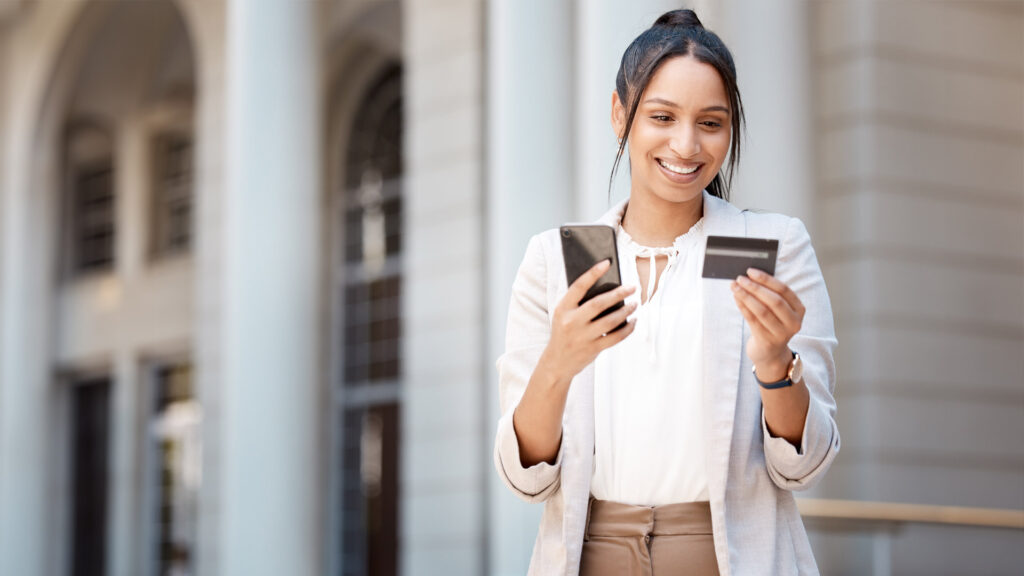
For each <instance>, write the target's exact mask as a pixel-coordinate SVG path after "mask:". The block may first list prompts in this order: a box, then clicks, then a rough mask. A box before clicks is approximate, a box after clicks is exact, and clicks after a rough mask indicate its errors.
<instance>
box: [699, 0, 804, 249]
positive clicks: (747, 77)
mask: <svg viewBox="0 0 1024 576" xmlns="http://www.w3.org/2000/svg"><path fill="white" fill-rule="evenodd" d="M718 11H719V12H721V16H722V18H721V22H722V24H721V29H714V30H715V32H716V33H717V34H718V35H719V36H721V37H722V40H723V41H725V44H726V46H728V47H729V50H730V51H732V54H733V59H734V60H735V61H736V74H737V76H738V78H739V86H740V94H741V95H742V96H743V105H744V107H745V112H746V119H747V138H746V139H745V141H744V142H743V144H744V148H743V152H742V159H741V161H740V169H739V173H738V175H737V177H736V178H735V179H734V180H733V195H732V198H731V199H732V200H733V202H734V203H735V204H736V205H738V206H741V207H744V208H747V207H750V208H761V209H765V210H770V211H772V212H781V213H783V214H788V215H790V216H797V217H799V218H800V219H801V220H803V221H804V223H805V224H806V225H807V228H808V230H810V231H811V233H812V235H813V233H814V231H815V230H814V229H815V222H814V221H815V219H814V218H813V214H814V211H813V209H814V202H813V201H814V198H813V196H814V158H813V148H812V130H813V127H812V125H813V120H814V110H813V107H812V101H813V95H812V85H811V42H810V30H811V28H810V23H809V7H808V4H807V3H805V2H755V3H748V2H737V1H734V0H729V1H727V2H725V3H724V4H722V5H721V6H719V10H718ZM705 25H706V26H708V27H712V26H713V24H711V23H708V22H706V21H705Z"/></svg>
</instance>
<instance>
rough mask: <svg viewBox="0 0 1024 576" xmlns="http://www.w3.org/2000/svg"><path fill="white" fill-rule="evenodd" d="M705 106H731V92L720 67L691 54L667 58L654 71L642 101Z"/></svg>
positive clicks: (666, 104)
mask: <svg viewBox="0 0 1024 576" xmlns="http://www.w3.org/2000/svg"><path fill="white" fill-rule="evenodd" d="M645 103H652V104H657V105H662V106H669V105H672V106H674V107H677V108H686V109H694V110H704V109H709V108H718V107H721V108H725V109H726V110H728V107H729V96H728V94H726V91H725V84H724V83H723V82H722V77H721V75H720V74H719V73H718V70H716V69H715V67H714V66H712V65H710V64H705V63H704V62H700V61H698V60H697V59H696V58H693V57H691V56H677V57H675V58H671V59H669V60H666V61H665V62H664V63H662V64H661V66H659V67H658V69H657V70H656V71H655V72H654V75H653V76H652V77H651V80H650V82H648V84H647V89H646V90H644V93H643V95H642V96H641V100H640V104H641V105H644V104H645Z"/></svg>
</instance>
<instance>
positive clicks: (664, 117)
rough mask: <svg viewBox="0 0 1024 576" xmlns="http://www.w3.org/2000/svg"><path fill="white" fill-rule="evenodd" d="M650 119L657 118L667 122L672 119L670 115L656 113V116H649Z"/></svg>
mask: <svg viewBox="0 0 1024 576" xmlns="http://www.w3.org/2000/svg"><path fill="white" fill-rule="evenodd" d="M651 119H652V120H657V121H658V122H668V121H670V120H672V117H670V116H664V115H657V116H651Z"/></svg>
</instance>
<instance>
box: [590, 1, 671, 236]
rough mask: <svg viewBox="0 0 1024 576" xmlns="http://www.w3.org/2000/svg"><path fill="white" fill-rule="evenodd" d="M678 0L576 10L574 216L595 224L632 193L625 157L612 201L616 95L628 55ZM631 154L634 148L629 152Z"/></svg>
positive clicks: (598, 5)
mask: <svg viewBox="0 0 1024 576" xmlns="http://www.w3.org/2000/svg"><path fill="white" fill-rule="evenodd" d="M676 8H679V5H678V2H670V1H668V0H641V1H637V2H628V3H627V2H617V1H615V0H597V1H595V2H586V3H578V4H577V10H576V30H577V33H576V35H575V36H576V62H575V65H576V66H575V68H576V98H575V104H576V107H575V110H576V119H577V122H578V124H579V126H578V128H577V130H576V140H575V147H574V150H575V151H576V174H577V178H576V191H577V196H576V203H575V210H574V216H575V218H576V219H578V220H583V221H591V220H594V219H596V218H598V217H600V216H601V215H602V214H604V213H605V212H606V211H607V210H608V208H609V207H610V205H611V204H612V203H614V202H616V201H618V200H621V199H623V198H625V197H626V196H627V195H628V194H629V158H628V156H627V155H626V154H623V156H622V163H621V165H620V167H619V175H618V176H617V177H616V179H615V187H614V189H613V191H612V195H611V200H610V201H609V197H608V176H609V174H610V173H611V168H612V162H613V161H614V160H615V151H616V146H617V143H616V141H615V131H614V130H612V125H611V113H612V92H614V91H615V75H616V74H617V73H618V70H619V63H620V62H621V61H622V53H623V52H625V51H626V47H627V46H629V43H630V42H632V41H633V39H634V38H636V37H637V35H639V34H640V33H641V32H643V31H644V30H646V29H647V28H648V27H650V25H651V24H653V23H654V21H655V20H656V19H657V18H658V16H660V15H661V14H662V13H664V12H667V11H669V10H673V9H676ZM627 152H628V148H627Z"/></svg>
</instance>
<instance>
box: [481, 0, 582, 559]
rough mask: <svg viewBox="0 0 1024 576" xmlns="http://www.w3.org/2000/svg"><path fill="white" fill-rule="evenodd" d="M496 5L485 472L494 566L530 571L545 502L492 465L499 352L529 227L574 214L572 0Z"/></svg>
mask: <svg viewBox="0 0 1024 576" xmlns="http://www.w3.org/2000/svg"><path fill="white" fill-rule="evenodd" d="M489 8H490V9H489V13H488V39H489V42H490V45H489V54H488V62H487V67H486V68H487V70H488V71H489V74H488V79H487V82H488V122H487V125H488V128H489V129H488V132H487V149H488V152H489V155H488V162H487V166H488V178H487V202H486V206H487V209H486V211H487V226H486V227H485V230H486V231H487V245H488V247H487V253H488V257H487V262H488V271H487V282H486V285H487V300H488V305H487V326H488V329H487V334H486V336H487V338H488V347H487V359H486V360H487V361H486V362H485V363H484V364H485V366H484V369H485V373H486V378H485V382H486V383H487V386H488V387H487V391H488V393H487V396H488V401H487V406H488V409H489V411H488V414H489V418H488V425H487V426H486V427H485V430H486V431H487V442H486V446H487V450H486V453H487V458H486V459H485V464H486V466H487V475H488V477H489V478H490V482H489V483H488V484H489V486H490V497H489V509H490V517H489V522H490V534H491V549H490V559H489V560H490V562H489V563H490V566H489V568H488V573H490V574H524V573H526V570H527V567H528V565H529V559H530V551H531V549H532V548H533V536H534V535H535V534H536V532H537V526H538V525H539V524H540V514H541V511H542V508H543V507H542V506H539V505H530V504H526V503H523V502H521V501H519V500H517V499H516V498H515V496H514V495H513V494H512V493H511V492H509V490H508V488H506V487H505V486H504V484H503V483H502V482H501V480H500V479H499V478H498V476H497V472H496V471H495V470H494V465H493V463H492V459H491V458H490V454H491V451H492V449H493V446H494V430H495V425H496V423H497V421H498V418H499V415H500V414H499V402H498V388H497V372H496V371H495V368H494V362H495V360H496V359H497V357H498V356H499V355H500V354H501V353H502V351H503V350H504V346H505V321H506V316H507V314H508V303H509V297H510V295H511V289H512V281H513V279H514V278H515V273H516V270H517V269H518V267H519V263H520V262H521V261H522V259H523V254H524V252H525V250H526V244H527V242H528V241H529V239H530V236H532V235H533V234H536V233H538V232H541V231H543V230H545V229H547V228H551V227H554V226H558V225H560V224H562V223H563V222H565V221H566V220H570V219H571V214H572V201H573V197H574V194H573V188H574V181H575V174H574V160H575V154H574V151H573V133H574V129H575V125H576V118H575V116H574V114H573V110H574V102H573V74H572V49H573V46H572V41H573V28H574V23H573V20H572V3H570V2H548V1H545V0H530V1H528V2H521V1H514V0H494V1H492V2H491V3H490V6H489Z"/></svg>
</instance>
